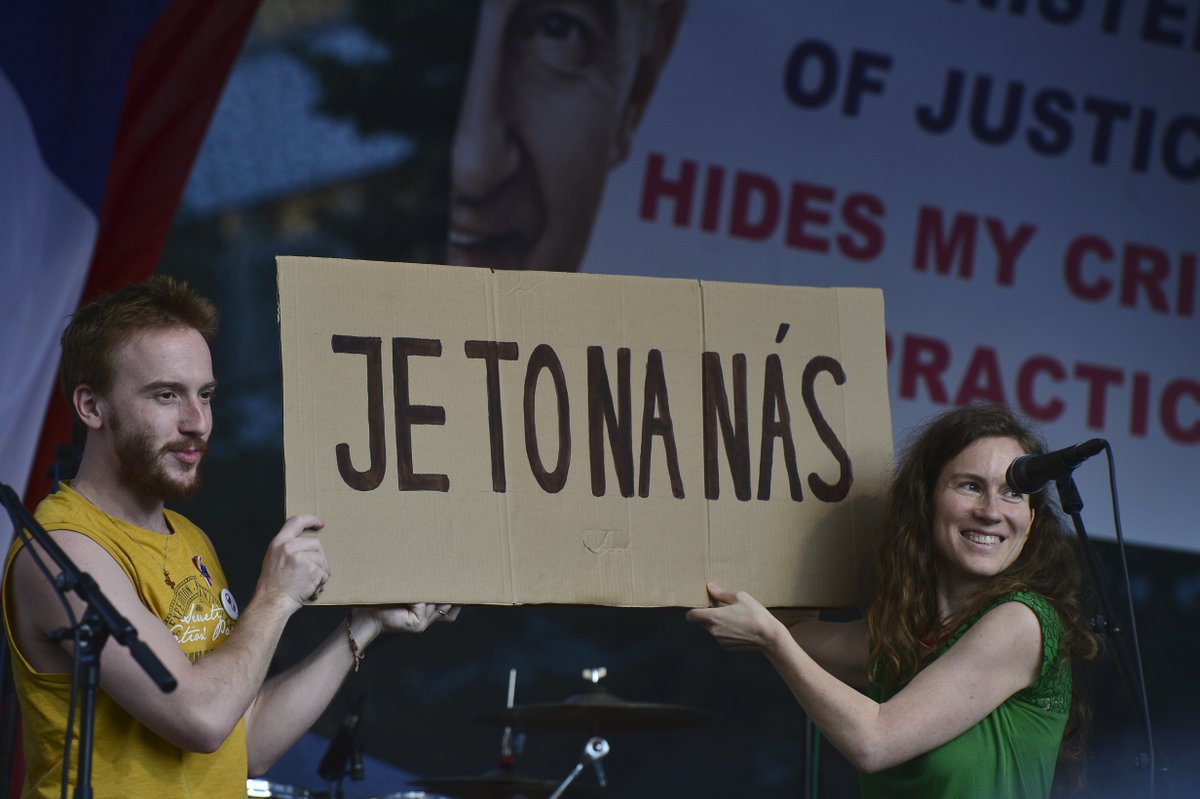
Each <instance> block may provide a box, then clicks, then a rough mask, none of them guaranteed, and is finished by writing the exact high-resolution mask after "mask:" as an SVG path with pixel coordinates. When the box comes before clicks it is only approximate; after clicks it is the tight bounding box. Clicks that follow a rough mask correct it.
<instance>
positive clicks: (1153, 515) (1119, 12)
mask: <svg viewBox="0 0 1200 799" xmlns="http://www.w3.org/2000/svg"><path fill="white" fill-rule="evenodd" d="M669 5H670V4H669V3H668V4H665V6H669ZM486 6H487V4H485V10H484V12H483V18H482V19H481V24H480V32H479V34H478V38H477V41H476V51H475V61H474V63H473V71H472V76H471V81H470V82H469V86H468V91H467V95H466V100H465V102H464V109H463V111H462V114H461V116H460V121H459V129H458V135H457V137H456V146H455V151H454V156H455V159H456V163H455V167H454V170H453V171H454V173H455V180H456V181H458V182H463V181H464V180H465V179H464V178H463V172H464V169H465V167H464V166H463V165H462V164H460V163H459V161H460V160H462V161H464V162H465V160H466V158H467V157H468V156H469V155H470V148H469V147H468V146H467V145H466V144H464V132H465V131H468V130H471V129H472V126H474V128H475V132H476V133H477V134H478V135H480V136H482V135H484V134H483V133H482V132H481V131H480V130H479V128H481V127H482V125H481V123H480V122H479V121H478V120H477V119H475V120H473V118H472V116H471V114H472V112H471V110H470V102H471V100H472V92H475V93H476V94H479V93H480V92H479V81H478V77H479V76H478V74H477V68H478V67H479V66H480V53H481V52H482V50H481V43H482V41H483V39H484V37H485V35H486V33H485V27H486V22H487V10H486ZM774 7H775V10H774V11H773V12H772V13H766V12H765V10H764V8H763V6H762V4H758V3H755V4H753V5H751V6H747V5H745V4H740V3H718V2H708V3H694V4H691V5H690V6H689V7H688V8H687V9H686V11H685V13H684V14H683V17H682V22H681V24H680V25H679V27H678V36H677V37H676V39H675V42H674V47H673V48H671V49H670V52H669V56H667V57H666V60H665V62H664V64H663V67H662V70H661V73H660V74H659V75H658V83H657V86H656V87H655V88H654V90H653V93H652V95H651V96H650V97H649V100H648V102H647V104H646V106H645V113H644V116H643V117H642V118H641V120H640V124H636V112H635V113H633V114H629V115H627V116H626V118H625V119H623V120H622V121H621V122H619V123H618V124H620V125H622V126H623V129H624V130H626V131H628V130H630V129H631V128H633V127H636V130H634V131H633V134H632V141H630V142H629V144H628V152H627V154H622V153H620V152H618V153H617V156H618V157H617V158H616V159H613V160H614V161H619V163H618V165H617V166H616V167H615V168H614V169H612V170H611V171H610V172H609V173H608V175H607V178H608V180H607V185H606V187H605V189H604V194H603V200H602V202H601V203H600V205H599V209H598V213H597V216H596V220H595V225H594V228H593V229H592V235H591V240H590V244H589V246H588V249H587V251H586V254H585V256H584V258H583V260H582V265H581V268H582V269H584V270H585V271H594V272H607V273H621V274H626V273H629V274H645V275H660V276H671V277H690V278H701V279H723V280H739V281H752V282H764V283H785V284H803V285H812V286H878V287H881V288H882V289H883V290H884V297H885V302H886V315H887V330H888V348H889V385H890V391H891V396H892V412H893V429H894V430H895V431H896V434H897V438H898V441H899V442H900V443H902V440H903V435H904V432H905V431H906V430H907V429H909V428H911V427H912V425H914V424H915V423H917V422H919V421H920V420H921V419H923V418H925V417H927V416H929V415H931V414H932V413H934V412H936V411H937V410H939V409H941V408H944V407H946V406H949V405H951V404H956V403H963V402H968V401H971V400H975V399H984V400H996V401H1003V402H1007V403H1009V404H1011V405H1012V406H1014V407H1015V408H1017V409H1019V410H1020V411H1021V412H1023V413H1025V414H1026V415H1028V416H1029V417H1031V418H1032V419H1034V420H1035V421H1037V422H1038V423H1039V424H1040V425H1041V426H1042V429H1043V431H1044V432H1045V434H1046V437H1047V439H1048V443H1049V445H1050V446H1051V447H1052V448H1057V447H1062V446H1067V445H1069V444H1073V443H1076V442H1079V441H1082V440H1086V439H1089V438H1094V437H1100V438H1104V439H1107V440H1108V441H1109V442H1110V443H1111V445H1112V448H1113V451H1114V453H1115V456H1116V465H1117V478H1118V487H1119V489H1120V499H1121V501H1122V516H1123V518H1124V521H1125V524H1126V526H1127V529H1126V533H1127V534H1128V536H1129V538H1130V539H1131V540H1133V541H1136V542H1139V543H1145V544H1154V545H1161V546H1165V547H1174V548H1186V549H1192V550H1194V549H1196V548H1197V546H1198V542H1200V537H1198V536H1197V535H1196V531H1195V518H1196V516H1197V513H1198V511H1200V499H1198V498H1197V493H1196V492H1194V491H1190V490H1185V491H1182V492H1181V491H1180V490H1179V489H1180V487H1181V486H1183V485H1187V483H1189V482H1190V480H1189V477H1190V476H1193V475H1196V474H1197V473H1200V457H1198V456H1200V347H1198V343H1200V337H1198V336H1197V333H1198V332H1200V322H1198V313H1200V312H1198V309H1197V306H1198V304H1200V281H1198V279H1197V271H1198V257H1200V256H1198V253H1200V92H1198V91H1197V85H1200V84H1198V79H1200V6H1197V5H1196V4H1194V3H1187V4H1185V3H1182V2H1166V0H1146V1H1145V2H1138V1H1136V0H1134V1H1131V2H1104V3H1086V4H1085V3H1083V2H1080V1H1076V2H1069V1H1067V0H1064V1H1063V2H1040V3H1035V2H1030V3H1025V2H984V1H983V0H980V1H979V2H965V0H959V1H958V2H955V1H954V0H943V1H942V2H933V1H932V0H926V2H920V3H889V2H873V1H872V0H851V1H849V2H837V3H791V2H787V3H784V2H781V3H775V4H774ZM659 16H660V21H661V18H662V17H663V13H662V12H661V11H660V14H659ZM661 32H662V28H661V26H660V27H659V29H658V31H657V32H654V31H652V32H651V33H650V34H649V35H648V36H644V37H643V38H644V39H645V40H647V41H649V42H650V44H648V45H645V46H646V47H652V46H653V42H654V37H655V36H656V35H660V34H661ZM507 35H508V36H509V37H510V39H511V38H512V35H513V34H512V32H511V29H509V32H508V34H507ZM546 38H547V39H549V37H546ZM576 38H577V39H579V40H580V41H583V42H584V43H586V41H587V37H586V36H577V37H576ZM553 41H554V43H555V46H557V47H558V48H559V49H557V50H552V49H551V47H550V46H549V45H546V46H543V47H540V48H534V47H533V45H532V44H531V45H529V48H530V50H531V51H532V50H534V49H537V54H538V55H539V56H542V57H545V58H547V59H549V58H555V59H558V63H557V64H556V66H558V67H559V68H560V69H561V68H565V66H570V63H566V62H568V61H569V59H570V58H576V59H577V61H576V62H574V63H581V59H583V58H585V57H587V56H586V54H584V55H580V53H577V52H571V51H569V49H567V48H568V45H569V44H570V42H571V41H572V32H567V33H565V34H563V35H559V36H558V37H556V38H555V39H554V40H553ZM534 44H536V42H534ZM543 44H544V43H543ZM593 44H594V42H593ZM509 47H510V48H511V47H512V42H511V41H510V43H509ZM590 57H592V58H594V59H603V58H604V57H605V54H604V52H602V51H601V50H600V49H599V48H597V50H596V52H593V53H591V56H590ZM522 68H523V69H526V70H528V69H530V67H529V66H528V65H527V62H526V64H525V65H524V66H522ZM550 72H551V70H550V69H549V68H547V73H548V75H549V74H550ZM553 79H554V78H552V77H546V79H545V81H544V82H543V84H541V86H540V87H541V88H542V90H544V91H546V92H548V91H549V90H548V89H545V85H547V84H548V83H549V82H550V81H551V80H553ZM639 79H640V78H639V77H638V76H636V75H635V76H634V78H633V79H632V82H633V85H634V88H633V91H634V93H635V96H636V91H637V85H638V81H639ZM525 85H538V84H536V83H535V82H532V81H530V80H529V78H528V76H526V79H525ZM532 91H534V90H532V89H531V90H528V91H527V92H526V93H531V92H532ZM582 94H583V92H582V90H581V91H580V96H582ZM504 102H506V103H509V104H511V105H509V106H507V107H509V108H513V107H518V108H519V107H520V104H521V103H522V102H523V97H522V96H521V94H520V92H518V93H517V96H516V97H513V96H511V95H510V96H508V97H507V98H506V100H505V101H504ZM547 116H552V115H547ZM631 117H632V119H631ZM574 119H575V120H576V122H575V124H573V125H564V126H563V127H560V128H559V129H558V131H557V133H556V134H555V135H556V136H557V140H556V144H557V145H558V146H559V147H560V148H563V147H567V146H569V142H568V143H564V142H563V140H564V139H565V140H570V139H571V138H572V137H573V136H582V135H583V134H581V133H579V132H578V130H579V128H581V127H586V124H587V122H588V119H587V117H586V114H582V113H580V112H579V111H578V110H576V111H575V117H574ZM546 121H547V122H548V123H550V122H552V121H553V122H558V121H559V120H558V118H557V117H552V119H548V120H546ZM547 146H548V147H549V144H548V145H547ZM527 151H528V152H531V153H532V155H531V156H530V157H531V158H532V159H536V158H537V155H538V154H537V151H536V147H535V146H529V147H528V148H527ZM621 155H625V157H624V158H623V159H622V158H620V156H621ZM547 158H549V156H547ZM584 180H585V181H586V178H584ZM453 191H455V192H456V193H457V192H461V191H462V186H458V185H456V186H455V187H453ZM456 196H457V195H456ZM454 208H455V206H454V205H453V204H452V217H453V215H454ZM551 208H554V206H551ZM455 224H460V223H459V222H458V221H456V220H454V219H453V218H452V234H451V244H452V245H453V244H454V242H455V239H454V235H455V234H454V232H453V227H454V226H455ZM548 227H549V225H547V228H548ZM539 266H540V267H541V268H546V266H548V265H546V264H539ZM1075 476H1076V480H1077V482H1078V484H1079V487H1080V490H1081V493H1082V495H1083V498H1084V500H1085V502H1086V503H1087V506H1088V507H1087V510H1085V516H1086V517H1087V518H1088V519H1089V521H1090V524H1089V528H1095V529H1094V530H1092V532H1095V533H1097V534H1099V535H1102V536H1111V535H1112V532H1113V531H1112V527H1111V524H1110V522H1109V519H1110V518H1111V514H1110V513H1109V504H1108V503H1109V492H1108V485H1107V478H1108V474H1107V469H1106V468H1105V465H1104V463H1103V458H1102V457H1101V458H1096V459H1094V460H1093V461H1091V462H1088V463H1086V464H1084V465H1083V466H1082V467H1080V468H1079V469H1078V470H1077V471H1076V473H1075Z"/></svg>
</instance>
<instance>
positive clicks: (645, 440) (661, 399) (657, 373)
mask: <svg viewBox="0 0 1200 799" xmlns="http://www.w3.org/2000/svg"><path fill="white" fill-rule="evenodd" d="M656 408H657V409H660V410H661V411H662V415H661V416H660V415H658V414H657V413H656V412H655V409H656ZM654 436H662V440H663V447H664V448H665V449H666V451H667V473H668V474H669V475H670V477H671V495H672V496H673V497H675V498H676V499H683V478H682V477H681V476H680V474H679V451H678V449H677V448H676V446H675V425H674V424H673V423H672V421H671V406H670V403H669V402H668V401H667V376H666V372H665V371H664V369H663V359H662V352H660V351H659V350H650V352H648V353H647V354H646V384H645V390H644V400H643V402H642V451H641V457H640V458H639V459H638V496H640V497H643V498H644V497H648V496H650V444H651V439H652V438H653V437H654Z"/></svg>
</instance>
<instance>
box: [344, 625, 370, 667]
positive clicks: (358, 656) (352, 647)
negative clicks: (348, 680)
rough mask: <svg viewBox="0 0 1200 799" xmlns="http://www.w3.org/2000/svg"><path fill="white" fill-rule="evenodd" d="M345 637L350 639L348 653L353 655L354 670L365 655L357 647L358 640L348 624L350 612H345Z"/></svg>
mask: <svg viewBox="0 0 1200 799" xmlns="http://www.w3.org/2000/svg"><path fill="white" fill-rule="evenodd" d="M346 637H347V638H349V639H350V653H351V654H352V655H354V670H355V671H358V665H359V664H360V663H362V662H363V658H365V657H366V655H364V654H363V651H362V650H361V649H359V648H358V641H355V640H354V628H353V627H351V626H350V614H349V613H347V614H346Z"/></svg>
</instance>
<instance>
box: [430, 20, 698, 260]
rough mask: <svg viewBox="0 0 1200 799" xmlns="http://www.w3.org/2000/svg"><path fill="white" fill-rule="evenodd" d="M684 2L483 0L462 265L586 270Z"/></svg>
mask: <svg viewBox="0 0 1200 799" xmlns="http://www.w3.org/2000/svg"><path fill="white" fill-rule="evenodd" d="M683 11H684V2H683V0H600V2H595V1H594V0H563V1H562V2H544V0H484V2H483V4H482V7H481V9H480V14H479V25H478V29H477V31H476V36H475V46H474V51H473V55H472V60H471V67H470V72H469V74H468V76H467V85H466V88H465V90H464V92H463V100H462V106H461V108H460V110H459V118H458V128H457V130H456V131H455V135H454V144H453V151H452V154H451V170H450V231H449V234H448V240H447V260H448V262H449V263H452V264H463V265H473V266H488V267H493V268H499V269H543V270H556V271H564V272H571V271H576V270H578V269H579V265H580V262H581V261H582V259H583V255H584V252H585V250H586V249H587V243H588V238H589V237H590V235H591V230H592V224H593V222H594V220H595V216H596V211H597V209H598V207H599V205H600V200H601V197H602V196H603V193H604V184H605V181H606V180H607V178H608V172H609V170H610V169H612V168H613V167H615V166H617V165H618V164H620V163H621V162H622V161H624V160H625V158H626V157H627V156H628V155H629V148H630V143H631V140H632V138H633V133H634V131H635V130H636V129H637V126H638V123H639V122H640V121H641V118H642V114H643V113H644V112H645V110H646V104H647V103H648V102H649V100H650V96H651V94H652V93H653V91H654V86H655V84H656V83H657V81H658V76H659V74H660V73H661V71H662V68H663V65H664V64H665V63H666V60H667V56H668V55H669V54H670V52H671V47H672V45H673V44H674V41H675V34H676V32H677V31H678V29H679V23H680V20H681V19H682V16H683Z"/></svg>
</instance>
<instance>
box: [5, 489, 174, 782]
mask: <svg viewBox="0 0 1200 799" xmlns="http://www.w3.org/2000/svg"><path fill="white" fill-rule="evenodd" d="M0 504H3V505H4V508H5V510H7V511H8V515H9V517H10V518H11V519H12V522H13V528H14V534H15V535H19V536H21V537H22V538H23V539H24V540H25V542H26V546H27V547H30V553H29V554H30V556H31V557H35V558H36V557H37V554H36V553H35V552H33V551H32V547H31V545H32V543H33V542H34V541H36V542H37V543H38V545H39V546H41V548H42V550H43V551H44V552H45V553H46V554H48V555H49V556H50V558H51V560H53V561H54V562H55V563H56V564H58V567H59V569H61V570H62V571H61V573H60V574H59V575H58V576H57V577H56V578H54V587H55V588H56V589H57V590H58V593H59V594H61V595H62V596H63V597H65V596H66V594H67V592H69V591H74V592H75V594H76V595H77V596H78V597H79V598H80V599H82V600H83V601H84V603H85V604H86V605H87V610H86V611H85V612H84V614H83V620H82V621H80V622H79V623H78V624H77V625H75V627H73V628H63V629H59V630H55V631H54V633H53V634H52V635H51V638H52V640H55V641H61V640H64V639H66V638H72V637H73V638H74V640H75V658H76V663H77V664H78V665H77V667H76V674H75V677H74V678H73V679H78V678H79V675H80V673H82V680H81V683H82V691H81V694H82V701H83V713H82V714H81V717H80V721H79V763H78V765H77V767H76V768H77V771H76V780H75V799H91V796H92V782H91V780H92V742H93V738H94V726H95V714H96V691H97V690H98V689H99V687H100V651H101V650H102V649H103V648H104V644H105V643H106V642H107V641H108V639H109V637H110V636H111V637H112V638H115V639H116V640H117V643H119V644H121V645H122V646H124V647H126V648H127V649H128V650H129V654H130V655H132V656H133V659H134V660H135V661H137V663H138V665H139V666H141V667H142V669H143V670H144V671H145V672H146V674H147V675H149V677H150V679H151V680H153V681H154V683H155V685H157V686H158V687H159V689H160V690H161V691H162V692H163V693H170V692H171V691H174V690H175V687H176V685H177V683H176V681H175V678H174V677H173V676H172V675H171V673H170V672H169V671H167V668H166V666H164V665H163V664H162V661H161V660H159V659H158V657H157V656H156V655H155V654H154V653H153V652H152V651H150V647H148V646H146V644H145V643H144V642H143V641H141V640H140V639H139V638H138V634H137V628H135V627H134V626H133V625H132V624H130V623H129V621H128V620H127V619H126V618H125V617H124V616H122V615H121V614H120V613H118V612H117V609H116V608H114V607H113V606H112V603H111V602H109V601H108V597H106V596H105V595H104V593H103V592H102V591H101V590H100V587H99V586H98V585H96V581H95V580H93V579H92V577H91V575H89V574H88V573H87V572H82V571H80V570H79V567H78V566H76V565H75V564H74V562H72V560H71V559H70V558H69V557H67V553H65V552H63V550H62V548H61V547H59V545H58V544H57V543H56V542H55V541H54V539H52V538H51V537H50V536H49V535H48V534H47V533H46V530H45V528H43V527H42V526H41V525H40V524H38V522H37V520H36V519H34V518H33V516H32V514H30V513H29V511H28V510H26V509H25V506H24V505H23V504H21V500H20V499H18V498H17V494H16V492H15V491H13V489H12V487H11V486H9V485H7V484H5V483H0ZM27 531H28V532H27ZM67 734H68V735H70V730H68V731H67Z"/></svg>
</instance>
